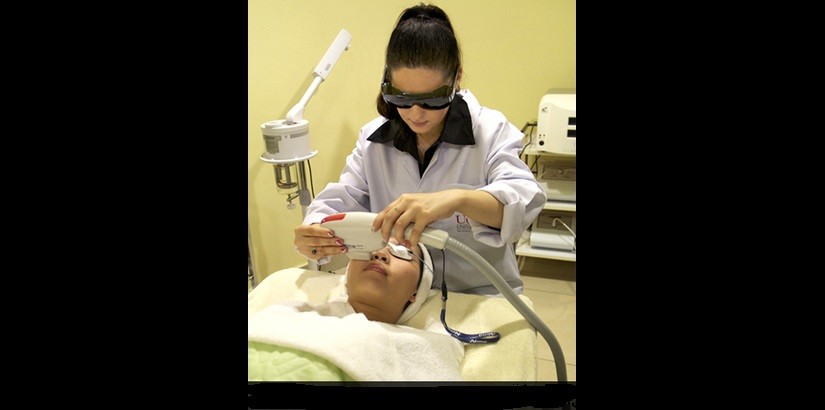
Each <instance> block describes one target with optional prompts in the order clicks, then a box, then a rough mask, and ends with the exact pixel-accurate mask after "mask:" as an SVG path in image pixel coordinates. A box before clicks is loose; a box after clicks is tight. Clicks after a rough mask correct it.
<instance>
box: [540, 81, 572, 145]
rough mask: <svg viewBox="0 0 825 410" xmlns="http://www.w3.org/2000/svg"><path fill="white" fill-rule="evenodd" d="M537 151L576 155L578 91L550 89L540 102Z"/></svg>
mask: <svg viewBox="0 0 825 410" xmlns="http://www.w3.org/2000/svg"><path fill="white" fill-rule="evenodd" d="M536 130H537V131H536V132H537V134H538V135H537V141H536V149H537V150H539V151H544V152H550V153H554V154H561V155H576V89H575V88H563V89H550V90H547V93H546V94H545V95H544V97H542V98H541V102H539V114H538V120H537V122H536Z"/></svg>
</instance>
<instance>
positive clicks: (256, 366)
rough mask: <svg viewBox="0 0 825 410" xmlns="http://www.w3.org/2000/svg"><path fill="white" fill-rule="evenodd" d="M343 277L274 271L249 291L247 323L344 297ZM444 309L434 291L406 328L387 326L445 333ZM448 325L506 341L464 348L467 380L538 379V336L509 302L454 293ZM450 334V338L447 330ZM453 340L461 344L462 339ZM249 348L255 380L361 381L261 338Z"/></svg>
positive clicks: (450, 297) (450, 298)
mask: <svg viewBox="0 0 825 410" xmlns="http://www.w3.org/2000/svg"><path fill="white" fill-rule="evenodd" d="M343 277H344V275H343V274H340V273H334V272H322V271H315V270H306V269H300V268H290V269H284V270H280V271H277V272H274V273H272V274H270V275H269V276H267V277H266V278H265V279H264V280H262V281H261V282H260V283H259V284H258V285H257V286H255V288H253V289H252V290H251V291H250V292H249V294H248V301H247V320H248V321H250V320H251V319H259V318H260V316H262V313H265V310H267V309H270V308H271V307H272V305H273V304H277V303H283V302H288V301H304V302H309V303H322V302H325V301H327V300H330V299H331V298H332V297H334V296H335V295H336V292H337V293H340V292H341V291H342V290H343V281H342V279H343ZM518 297H519V298H520V299H521V300H522V301H524V303H525V304H526V305H527V306H528V307H529V308H530V309H532V308H533V302H532V301H531V300H530V299H529V298H527V297H526V296H524V295H518ZM276 307H277V306H276ZM441 307H442V301H441V294H440V292H438V291H432V292H431V294H430V297H429V298H428V299H427V301H426V302H425V303H424V305H423V306H422V307H421V310H419V311H418V313H416V315H415V316H413V317H412V319H410V320H409V321H407V322H405V323H404V324H403V325H386V324H382V325H384V326H397V327H400V328H402V330H403V329H406V328H408V327H409V328H413V329H411V330H413V331H415V332H419V330H416V329H422V330H429V331H432V330H433V329H436V330H439V329H438V328H439V327H440V328H441V329H440V330H443V326H442V325H441ZM256 315H257V316H256ZM253 316H255V318H253ZM446 321H447V324H448V325H449V326H450V327H451V328H453V329H455V330H457V331H460V332H462V333H483V332H493V331H494V332H499V333H500V334H501V339H500V340H499V341H498V342H496V343H490V344H467V343H464V344H463V354H462V355H461V356H460V359H459V360H460V364H459V366H458V372H460V379H461V380H464V381H526V382H534V381H536V380H537V343H538V337H537V336H538V334H537V332H536V329H535V328H534V327H533V326H531V325H530V324H529V323H528V321H527V320H526V319H525V318H524V317H523V316H522V315H521V314H520V313H519V312H518V310H517V309H516V308H515V307H514V306H513V305H511V304H510V303H509V302H508V301H507V299H505V298H503V297H490V296H482V295H469V294H462V293H455V292H449V293H448V298H447V309H446ZM250 332H251V331H250ZM329 333H333V332H329ZM444 333H445V335H446V332H444ZM320 334H322V333H319V335H320ZM325 335H326V334H325ZM328 337H330V338H335V337H336V334H329V335H328ZM250 339H251V338H250ZM449 339H450V340H451V342H453V343H456V344H459V345H461V344H460V343H459V342H458V341H457V340H453V339H451V338H449ZM247 345H248V369H247V370H248V379H249V380H250V381H264V380H277V381H284V380H288V381H301V380H316V381H317V380H324V381H348V380H357V379H354V378H351V377H350V376H349V375H348V374H347V373H346V372H344V371H342V370H341V369H340V368H339V367H338V366H336V364H335V362H334V361H329V360H325V359H324V358H322V357H319V356H317V355H314V354H311V353H308V352H305V351H300V350H295V349H287V348H283V347H282V346H275V345H274V344H273V343H267V342H263V341H260V340H248V342H247Z"/></svg>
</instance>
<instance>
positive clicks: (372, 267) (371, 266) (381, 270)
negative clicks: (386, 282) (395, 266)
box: [366, 262, 387, 276]
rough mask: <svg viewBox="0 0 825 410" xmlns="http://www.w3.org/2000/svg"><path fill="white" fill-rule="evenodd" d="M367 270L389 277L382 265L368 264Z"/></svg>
mask: <svg viewBox="0 0 825 410" xmlns="http://www.w3.org/2000/svg"><path fill="white" fill-rule="evenodd" d="M366 270H374V271H376V272H378V273H380V274H382V275H384V276H387V271H385V270H384V268H383V267H382V266H381V265H379V264H377V263H374V262H373V263H369V264H367V267H366Z"/></svg>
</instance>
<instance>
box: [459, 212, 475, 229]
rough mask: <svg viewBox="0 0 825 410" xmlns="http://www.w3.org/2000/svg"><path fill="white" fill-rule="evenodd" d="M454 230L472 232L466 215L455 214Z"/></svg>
mask: <svg viewBox="0 0 825 410" xmlns="http://www.w3.org/2000/svg"><path fill="white" fill-rule="evenodd" d="M455 230H456V232H472V231H473V228H472V227H471V226H470V218H467V215H463V214H455Z"/></svg>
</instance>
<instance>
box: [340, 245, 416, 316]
mask: <svg viewBox="0 0 825 410" xmlns="http://www.w3.org/2000/svg"><path fill="white" fill-rule="evenodd" d="M415 248H416V249H415V250H413V251H411V252H412V253H414V255H412V260H404V259H402V258H399V257H397V256H394V255H392V253H390V249H389V247H386V248H384V249H381V250H379V251H376V252H374V253H373V254H372V255H371V256H372V258H371V259H370V260H368V261H362V260H355V259H353V260H351V261H350V262H349V266H348V267H347V283H346V287H347V295H348V300H349V302H350V304H352V305H353V307H355V309H356V311H359V312H362V313H364V314H365V315H366V316H367V318H369V319H371V320H380V321H382V322H388V323H395V322H396V321H397V320H398V318H399V317H401V313H402V312H403V311H404V307H405V305H406V304H407V302H408V301H409V302H413V301H415V296H414V294H415V293H416V291H417V290H418V281H419V278H420V276H421V260H420V259H419V258H420V257H421V248H419V247H415ZM370 313H372V315H371V314H370ZM370 316H373V317H370Z"/></svg>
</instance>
